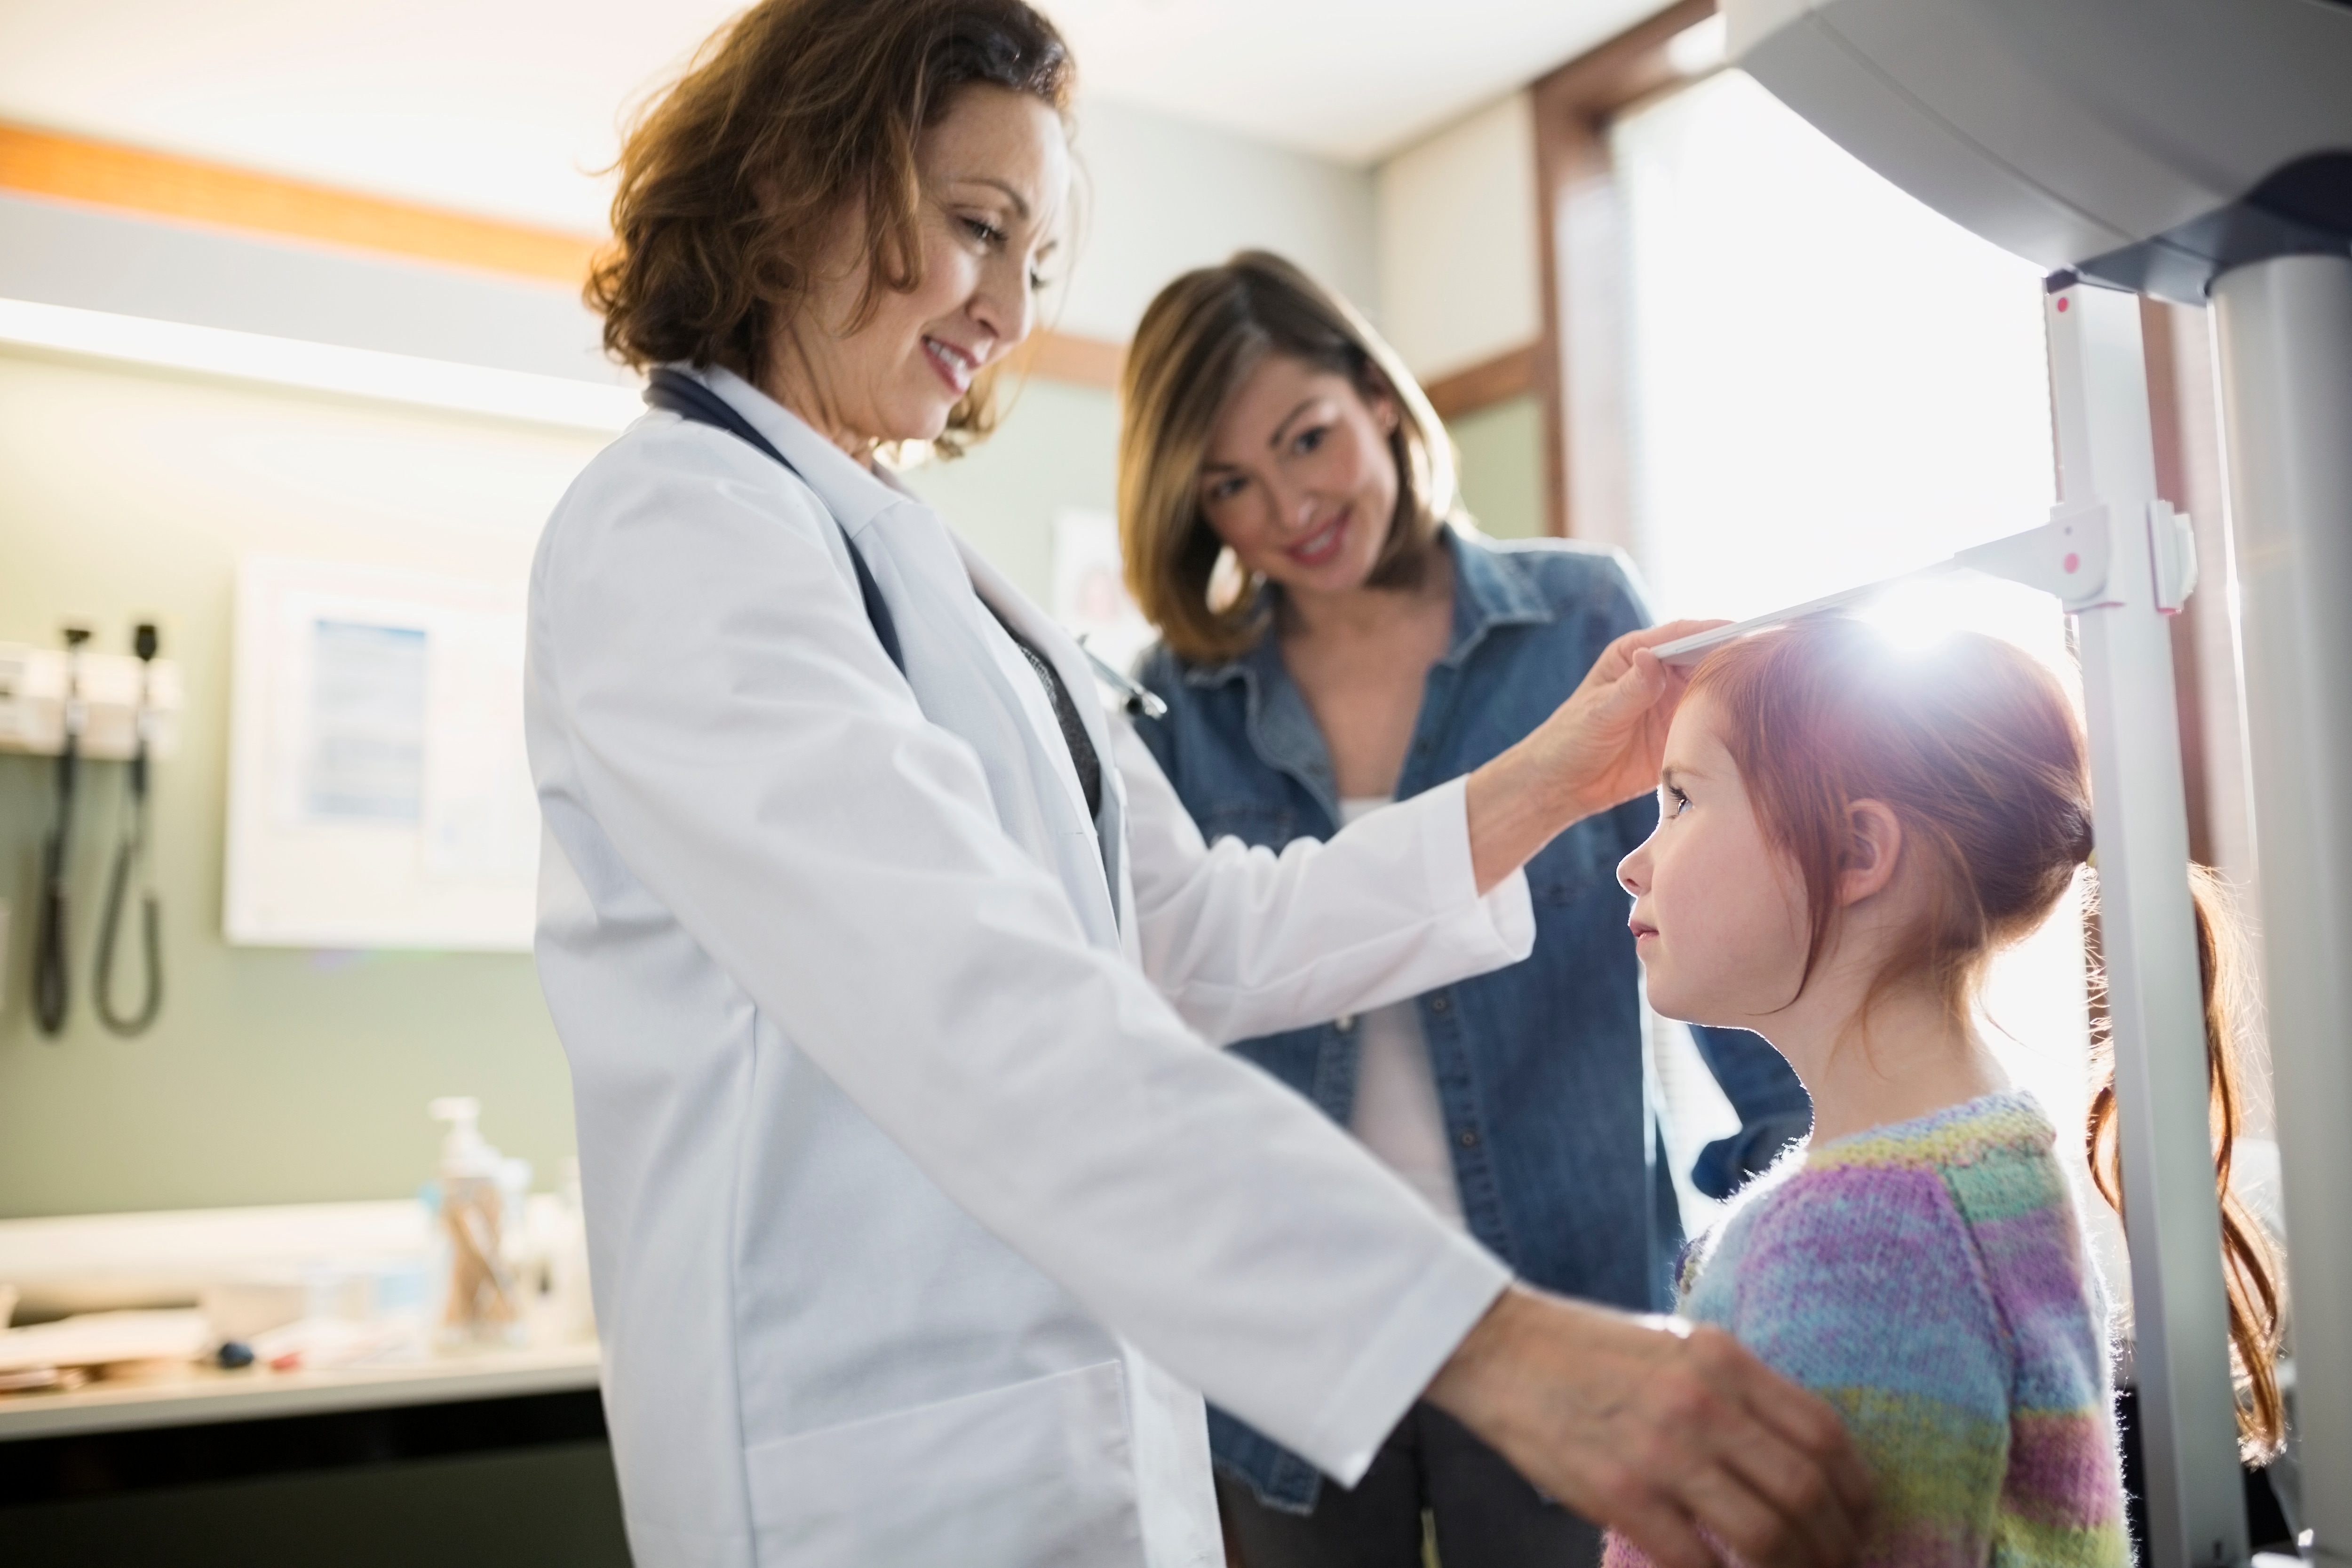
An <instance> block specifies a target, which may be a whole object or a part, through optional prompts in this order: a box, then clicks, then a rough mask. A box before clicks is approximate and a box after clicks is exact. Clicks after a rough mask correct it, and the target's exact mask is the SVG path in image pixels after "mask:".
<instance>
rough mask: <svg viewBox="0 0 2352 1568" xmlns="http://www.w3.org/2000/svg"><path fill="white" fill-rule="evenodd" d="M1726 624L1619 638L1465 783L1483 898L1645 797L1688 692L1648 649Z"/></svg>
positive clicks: (1653, 629) (1687, 625)
mask: <svg viewBox="0 0 2352 1568" xmlns="http://www.w3.org/2000/svg"><path fill="white" fill-rule="evenodd" d="M1724 624H1725V623H1724V622H1722V621H1669V622H1668V623H1666V624H1665V625H1664V626H1646V627H1644V628H1643V629H1642V630H1640V631H1637V632H1627V633H1626V634H1625V635H1624V636H1623V637H1619V638H1618V639H1617V640H1616V641H1614V642H1612V643H1611V644H1610V645H1609V646H1608V647H1605V648H1603V649H1601V657H1600V658H1597V659H1595V660H1593V662H1592V668H1591V669H1590V670H1588V671H1586V672H1585V677H1584V679H1583V680H1582V681H1580V683H1578V685H1577V688H1576V689H1575V690H1574V691H1572V692H1570V693H1569V697H1568V700H1567V701H1565V702H1563V703H1561V704H1560V705H1559V707H1558V708H1557V709H1554V710H1552V714H1551V717H1550V718H1549V719H1546V720H1545V721H1543V722H1542V723H1541V724H1539V725H1538V726H1537V727H1536V729H1535V731H1534V732H1533V733H1531V734H1529V735H1528V736H1527V738H1526V739H1524V740H1522V741H1520V742H1519V743H1518V744H1517V745H1516V746H1513V747H1512V748H1511V749H1510V750H1508V751H1507V752H1504V753H1503V754H1502V755H1500V756H1498V757H1496V758H1495V759H1494V760H1493V761H1492V762H1490V763H1486V765H1485V766H1483V767H1481V768H1479V769H1478V770H1477V771H1476V772H1475V773H1472V774H1471V775H1470V780H1469V785H1468V800H1467V805H1468V810H1469V816H1470V859H1471V865H1472V868H1473V870H1474V871H1475V873H1476V876H1477V882H1478V890H1479V891H1480V892H1481V893H1484V892H1486V891H1487V890H1488V889H1491V888H1493V887H1494V886H1495V885H1496V883H1497V882H1499V881H1501V880H1502V879H1503V878H1505V877H1507V876H1508V875H1509V874H1510V873H1511V872H1512V871H1513V870H1514V869H1516V868H1518V867H1519V866H1522V865H1524V864H1526V862H1527V861H1528V859H1530V858H1532V857H1533V856H1534V855H1535V853H1536V851H1538V850H1539V849H1541V848H1542V847H1544V846H1545V845H1546V844H1548V843H1549V842H1550V841H1551V839H1552V837H1554V836H1555V835H1557V834H1559V832H1561V831H1562V830H1563V829H1565V828H1567V827H1569V826H1572V825H1573V824H1575V823H1578V822H1580V821H1582V820H1583V819H1584V818H1586V817H1588V816H1593V815H1595V814H1596V813H1599V812H1603V811H1607V810H1608V809H1609V808H1610V807H1612V806H1614V805H1623V804H1624V803H1625V802H1627V801H1629V800H1632V799H1633V798H1634V797H1635V796H1636V795H1645V794H1647V793H1648V792H1649V790H1650V788H1651V786H1652V785H1653V784H1654V783H1655V782H1656V781H1657V776H1658V758H1659V756H1660V755H1661V754H1662V753H1663V752H1664V749H1665V743H1666V731H1667V727H1668V726H1669V725H1670V724H1671V723H1672V722H1673V721H1674V714H1675V704H1676V703H1677V702H1679V701H1680V700H1682V694H1683V689H1684V687H1685V686H1686V685H1688V684H1689V678H1688V677H1687V676H1686V675H1685V673H1684V672H1683V671H1681V670H1679V669H1676V668H1672V667H1671V666H1668V665H1664V664H1661V663H1660V662H1659V661H1658V656H1657V655H1655V654H1654V653H1652V652H1651V651H1650V650H1651V649H1652V648H1654V647H1657V646H1658V645H1659V644H1661V643H1667V642H1672V641H1674V640H1675V638H1677V637H1690V636H1693V635H1695V634H1696V633H1698V632H1703V631H1707V630H1710V629H1712V628H1713V627H1716V626H1722V625H1724Z"/></svg>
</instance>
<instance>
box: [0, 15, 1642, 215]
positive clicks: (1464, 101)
mask: <svg viewBox="0 0 2352 1568" xmlns="http://www.w3.org/2000/svg"><path fill="white" fill-rule="evenodd" d="M1662 3H1663V0H1444V4H1442V5H1441V4H1438V3H1436V0H1045V10H1046V11H1047V13H1048V14H1049V15H1051V16H1054V18H1055V20H1056V21H1057V22H1058V23H1059V24H1060V25H1061V26H1063V28H1064V29H1065V31H1066V33H1067V34H1068V36H1069V38H1070V42H1071V45H1072V47H1073V49H1074V50H1075V52H1076V55H1077V58H1078V62H1079V68H1080V79H1081V84H1082V93H1083V94H1084V95H1085V97H1086V98H1087V99H1103V100H1111V101H1114V102H1121V103H1129V104H1133V105H1137V106H1139V107H1143V108H1147V109H1151V110H1159V111H1160V112H1163V113H1166V114H1170V115H1173V116H1177V117H1179V118H1182V119H1186V120H1192V121H1199V122H1202V123H1205V124H1210V125H1214V126H1219V127H1222V128H1223V129H1226V130H1229V131H1233V132H1239V133H1241V134H1244V135H1246V136H1250V137H1254V138H1256V139H1258V140H1261V141H1264V142H1271V143H1274V144H1276V145H1278V146H1283V147H1287V148H1291V149H1294V150H1297V151H1300V152H1307V153H1316V154H1318V155H1320V156H1323V157H1327V158H1331V159H1336V160H1339V161H1341V162H1345V163H1368V162H1370V161H1372V160H1374V159H1376V158H1378V157H1380V156H1381V155H1383V154H1385V153H1389V152H1391V151H1393V150H1394V149H1396V148H1398V147H1401V146H1403V145H1406V144H1408V143H1410V142H1412V141H1414V140H1416V139H1417V138H1418V137H1419V136H1420V135H1421V134H1422V133H1423V132H1427V131H1430V130H1432V129H1433V128H1435V127H1437V126H1439V125H1442V124H1444V122H1446V121H1449V120H1452V119H1454V118H1455V117H1456V116H1458V115H1460V114H1462V113H1464V112H1465V111H1466V110H1470V109H1473V108H1475V106H1477V105H1478V104H1480V103H1483V102H1486V101H1487V100H1491V99H1493V98H1495V97H1497V96H1499V95H1500V94H1502V93H1504V92H1507V91H1508V90H1510V89H1513V88H1515V87H1517V86H1519V85H1521V84H1523V83H1524V82H1526V81H1528V80H1529V79H1532V78H1534V77H1535V76H1537V75H1539V74H1540V73H1541V72H1543V71H1544V70H1546V69H1548V68H1550V67H1552V66H1554V65H1557V64H1559V63H1560V62H1561V61H1563V60H1567V59H1570V58H1574V57H1575V56H1576V55H1578V54H1580V53H1581V52H1583V50H1585V49H1586V48H1589V47H1591V46H1592V45H1593V44H1595V43H1598V42H1600V41H1601V39H1603V38H1606V37H1609V36H1611V35H1612V34H1613V33H1615V32H1617V31H1619V30H1620V29H1622V27H1624V26H1627V25H1628V24H1630V23H1632V22H1633V21H1634V20H1637V19H1638V18H1640V17H1641V16H1645V15H1647V14H1649V13H1651V12H1653V11H1654V10H1656V9H1658V8H1659V6H1660V5H1661V4H1662ZM736 9H738V4H737V0H659V3H653V4H648V3H646V0H633V3H624V0H564V3H562V4H558V3H556V0H0V119H5V120H12V121H18V122H21V123H28V124H34V125H42V126H48V127H53V128H56V129H59V130H65V131H71V132H79V133H81V134H84V135H89V136H96V137H102V138H107V139H110V140H115V141H121V142H131V143H135V144H139V145H143V146H149V147H155V148H160V149H163V150H165V151H171V152H177V153H185V154H189V155H194V156H200V157H206V158H211V159H215V160H218V161H221V162H225V163H236V164H242V165H246V166H249V167H256V168H263V169H269V170H274V171H277V172H279V173H283V174H289V175H295V176H299V177H303V178H307V179H311V180H317V181H320V182H322V183H326V184H335V185H341V186H345V187H349V188H354V189H361V190H370V191H376V192H381V193H383V194H385V195H396V196H401V197H404V198H407V199H411V200H415V201H422V202H427V203H432V204H435V205H444V206H454V207H459V208H464V209H468V210H472V211H478V212H482V213H485V214H489V215H494V216H501V217H505V218H508V219H509V220H512V221H520V222H530V223H540V224H546V225H551V226H557V227H562V228H571V229H582V230H596V229H601V228H602V227H603V218H604V204H605V196H604V192H603V189H602V186H601V184H600V183H599V182H598V181H597V180H596V179H594V178H593V174H592V173H591V171H593V170H594V169H595V168H597V167H599V166H601V165H602V164H604V163H608V162H609V161H610V160H611V158H612V156H613V153H614V147H615V144H616V143H615V130H614V127H615V124H616V122H617V121H618V120H619V118H620V117H621V115H622V114H623V113H624V112H625V109H626V107H627V106H628V105H629V104H630V103H631V102H633V101H635V100H636V99H637V98H638V97H639V96H640V95H642V94H643V93H644V92H646V90H647V89H649V88H651V87H654V86H656V85H658V84H659V83H660V82H661V81H662V80H663V79H665V78H666V77H667V76H668V75H669V74H670V73H672V72H674V71H675V70H676V69H677V68H678V66H679V65H680V64H682V63H683V61H684V60H685V58H687V56H688V54H689V53H690V52H691V51H692V49H693V48H694V47H695V45H696V44H697V43H698V42H699V41H700V40H701V39H702V38H703V37H705V36H706V35H707V34H708V33H709V31H710V30H711V29H712V28H713V27H715V26H717V25H718V24H719V22H720V21H721V20H722V19H723V18H725V17H726V16H729V15H730V14H732V13H733V12H734V11H735V10H736Z"/></svg>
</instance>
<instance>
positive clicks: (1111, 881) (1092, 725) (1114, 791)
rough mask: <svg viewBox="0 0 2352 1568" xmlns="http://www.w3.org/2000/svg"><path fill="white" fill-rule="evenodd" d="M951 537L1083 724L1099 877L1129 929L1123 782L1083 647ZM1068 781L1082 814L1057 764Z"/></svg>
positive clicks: (1068, 772) (975, 586) (1074, 785)
mask: <svg viewBox="0 0 2352 1568" xmlns="http://www.w3.org/2000/svg"><path fill="white" fill-rule="evenodd" d="M950 537H951V538H954V539H955V546H956V550H957V552H958V553H960V554H961V556H962V558H963V566H964V572H965V574H966V575H967V576H968V577H969V578H970V579H971V586H972V591H973V592H974V593H975V594H977V595H980V598H981V599H982V603H983V607H984V608H986V609H990V610H993V611H994V612H995V613H996V615H997V616H1001V617H1002V618H1003V621H1004V622H1005V624H1006V625H1008V626H1012V627H1013V629H1014V630H1016V631H1018V632H1019V633H1020V634H1021V635H1022V636H1023V637H1025V638H1027V639H1028V642H1029V646H1030V647H1034V648H1035V649H1036V650H1037V651H1038V652H1039V653H1041V654H1044V655H1045V658H1046V659H1047V660H1048V661H1049V662H1051V663H1052V665H1053V666H1054V668H1055V672H1056V673H1057V674H1059V675H1060V676H1061V678H1062V684H1063V685H1064V686H1066V687H1067V688H1068V689H1069V692H1070V700H1071V702H1072V703H1073V704H1074V705H1075V706H1076V709H1077V710H1078V719H1079V721H1080V722H1081V723H1083V724H1084V725H1085V726H1086V731H1087V741H1088V742H1091V743H1092V744H1093V746H1094V749H1095V755H1096V756H1097V757H1098V758H1100V759H1101V760H1102V775H1103V796H1102V815H1101V816H1100V817H1099V818H1097V820H1096V823H1095V830H1096V833H1097V838H1098V840H1099V845H1098V847H1099V848H1100V851H1101V856H1102V867H1103V877H1104V879H1105V883H1106V885H1107V886H1108V888H1109V889H1111V895H1112V898H1113V899H1114V900H1116V903H1117V908H1118V925H1119V929H1120V930H1121V931H1128V930H1130V929H1131V928H1132V927H1133V926H1134V924H1135V922H1134V921H1133V919H1132V918H1131V917H1130V912H1129V903H1130V894H1131V888H1130V885H1129V881H1128V877H1127V867H1126V846H1127V785H1126V782H1125V781H1124V780H1123V779H1121V778H1120V776H1119V772H1118V766H1117V764H1116V763H1115V762H1114V761H1113V755H1114V753H1113V752H1112V747H1111V720H1110V716H1109V714H1108V713H1107V712H1105V711H1104V710H1103V705H1102V701H1101V700H1100V697H1099V696H1098V693H1099V691H1100V689H1101V685H1100V682H1099V681H1098V680H1097V679H1096V677H1095V672H1094V667H1093V665H1092V664H1091V663H1090V662H1089V661H1088V660H1087V655H1086V650H1085V649H1084V648H1082V647H1079V646H1078V645H1077V643H1076V641H1074V640H1073V639H1072V638H1071V637H1070V635H1069V633H1067V632H1066V631H1064V630H1063V629H1062V627H1061V625H1060V623H1059V622H1057V621H1055V619H1054V618H1053V617H1052V616H1048V615H1047V614H1045V611H1044V610H1043V609H1041V608H1039V607H1038V605H1037V604H1036V603H1035V601H1034V600H1032V599H1031V598H1030V597H1029V596H1028V595H1026V594H1024V593H1023V592H1022V591H1021V590H1020V589H1019V588H1016V587H1014V586H1013V583H1012V581H1011V580H1010V579H1009V578H1007V577H1005V576H1004V574H1002V573H1000V572H998V571H997V570H996V568H995V567H993V566H992V565H990V564H989V563H988V561H987V560H986V558H984V557H983V556H982V554H981V553H980V552H978V551H977V550H974V549H973V548H972V547H971V544H970V543H969V542H966V541H964V540H963V539H961V538H960V537H956V536H954V535H953V534H950ZM1045 717H1046V720H1047V721H1048V722H1049V724H1050V725H1051V734H1052V738H1053V741H1054V742H1055V755H1057V756H1060V757H1063V758H1065V759H1066V758H1067V756H1068V752H1069V748H1068V747H1067V746H1066V745H1063V744H1061V727H1060V724H1059V722H1058V721H1055V720H1054V719H1053V715H1052V713H1051V712H1050V711H1048V712H1047V713H1046V714H1045ZM1061 771H1062V773H1064V775H1065V782H1066V784H1067V786H1068V789H1069V795H1070V802H1071V805H1073V806H1074V807H1075V808H1076V810H1077V812H1078V814H1079V815H1080V816H1085V814H1086V798H1087V797H1086V791H1085V789H1084V787H1083V786H1082V785H1080V784H1079V783H1078V775H1077V773H1076V770H1075V769H1074V768H1064V769H1062V770H1061Z"/></svg>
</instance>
